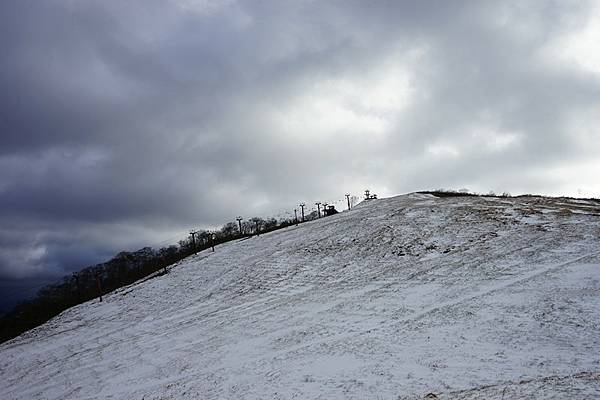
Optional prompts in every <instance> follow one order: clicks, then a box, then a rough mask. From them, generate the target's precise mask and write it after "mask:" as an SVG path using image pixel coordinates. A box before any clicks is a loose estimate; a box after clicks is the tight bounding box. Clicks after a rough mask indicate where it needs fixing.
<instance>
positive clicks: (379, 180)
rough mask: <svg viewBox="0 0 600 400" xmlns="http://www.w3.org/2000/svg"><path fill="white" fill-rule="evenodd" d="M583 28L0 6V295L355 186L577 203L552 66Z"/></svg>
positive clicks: (587, 111)
mask: <svg viewBox="0 0 600 400" xmlns="http://www.w3.org/2000/svg"><path fill="white" fill-rule="evenodd" d="M598 21H600V17H599V16H598V8H597V7H594V3H593V2H565V1H555V2H553V1H539V2H533V1H532V2H526V3H523V2H480V1H453V2H448V1H420V2H412V1H411V2H401V1H397V2H359V1H355V2H352V1H350V2H349V1H344V2H336V1H331V2H318V3H315V2H304V1H294V2H287V1H281V2H280V1H272V2H241V3H238V2H212V1H208V0H207V1H193V0H181V1H175V0H173V1H143V2H136V1H129V2H118V1H114V2H112V1H93V2H76V1H68V0H64V1H58V0H49V1H45V2H39V1H5V2H3V3H2V4H1V5H0V48H2V57H0V89H1V91H0V135H1V136H0V218H1V219H2V221H3V222H2V226H1V227H0V277H2V279H5V280H11V282H14V280H15V279H25V278H27V279H37V278H39V277H56V276H59V275H60V274H63V273H66V272H68V271H70V270H73V269H77V268H79V267H82V266H85V265H86V264H90V263H95V262H99V261H102V260H103V259H104V258H107V257H109V255H110V254H112V253H115V252H116V251H118V250H121V249H125V248H136V247H140V246H143V245H145V244H153V243H157V242H161V241H164V240H166V239H167V238H171V237H174V236H176V235H177V234H183V233H184V232H185V230H186V229H187V228H190V227H193V226H218V225H221V224H222V223H224V222H226V221H227V220H228V219H230V218H232V217H234V216H235V215H238V214H243V215H252V214H260V215H270V214H272V213H275V212H277V211H278V210H282V209H289V208H290V207H293V206H294V205H295V204H297V202H299V201H313V200H321V199H323V200H329V199H336V198H338V197H341V194H342V193H344V192H346V191H351V192H353V193H356V194H358V193H359V192H360V191H361V190H362V189H363V188H365V187H371V188H372V189H374V190H376V191H377V192H379V193H380V194H383V195H390V194H396V193H401V192H407V191H412V190H417V189H430V188H438V187H446V188H461V187H465V186H466V187H469V188H471V189H474V190H481V191H487V190H496V191H504V190H507V191H512V192H520V191H533V192H543V193H552V194H557V193H560V192H561V191H562V192H565V193H566V194H575V195H577V194H578V193H573V190H577V189H579V188H581V189H582V190H583V193H584V194H587V195H598V194H599V193H600V188H599V187H598V186H594V185H596V184H595V183H594V182H592V181H591V178H588V177H587V176H588V175H585V174H582V173H580V171H582V168H584V167H585V170H586V171H588V172H589V170H590V168H591V169H592V170H594V169H596V168H598V167H599V165H598V164H597V163H595V162H594V155H595V154H597V151H598V150H600V149H599V148H598V147H599V145H598V143H600V140H598V135H597V134H596V133H595V131H593V130H590V129H589V127H590V126H591V125H592V123H593V122H594V121H596V122H600V116H599V115H598V113H597V111H594V110H597V105H598V101H597V99H598V98H600V96H599V95H600V66H599V65H598V63H597V64H593V62H592V63H591V64H589V63H588V64H589V65H587V66H586V65H584V66H583V67H582V66H581V65H580V64H581V63H580V62H579V61H581V60H580V58H581V57H583V59H584V61H585V60H586V58H585V54H584V53H585V50H586V49H585V48H583V49H580V48H576V49H575V50H572V49H571V50H572V51H571V50H569V51H570V52H563V51H562V50H563V47H561V46H566V45H565V44H564V43H566V42H565V40H567V39H568V38H569V37H571V36H569V35H572V34H579V32H580V31H582V29H583V28H584V27H586V26H587V27H590V26H591V27H592V28H593V27H594V26H595V25H597V24H598V23H599V22H598ZM591 31H592V35H593V34H594V32H596V33H597V32H598V30H597V29H596V30H595V31H594V29H592V30H591ZM565 38H567V39H565ZM578 38H579V37H578V36H576V37H575V39H572V38H571V39H569V40H571V42H568V43H572V42H580V41H579V40H578ZM573 52H575V53H573ZM577 52H578V53H577ZM573 54H574V55H573ZM578 57H579V58H578ZM596 60H597V59H596ZM590 65H591V67H590ZM563 167H564V168H563ZM556 170H559V171H567V172H562V173H560V174H558V173H555V174H554V175H553V174H552V173H550V172H549V171H556ZM596 171H597V170H596ZM36 277H37V278H36ZM48 279H49V278H48Z"/></svg>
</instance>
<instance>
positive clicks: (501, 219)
mask: <svg viewBox="0 0 600 400" xmlns="http://www.w3.org/2000/svg"><path fill="white" fill-rule="evenodd" d="M599 239H600V206H599V204H597V203H593V202H586V201H576V200H564V199H544V198H515V199H510V198H475V197H464V198H435V197H433V196H430V195H422V194H411V195H406V196H398V197H394V198H390V199H380V200H375V201H371V202H367V203H363V204H361V205H360V206H358V207H356V208H354V209H353V210H351V211H349V212H344V213H341V214H338V215H336V216H332V217H328V218H324V219H320V220H317V221H313V222H309V223H306V224H301V225H300V226H298V227H290V228H287V229H285V230H280V231H277V232H273V233H270V234H266V235H261V236H260V237H255V238H251V239H247V240H242V241H238V242H232V243H228V244H225V245H222V246H218V247H217V249H216V252H215V253H212V252H210V250H209V251H205V252H202V253H198V254H197V255H196V256H193V257H190V258H188V259H186V260H184V261H183V262H181V263H179V265H175V266H173V267H172V268H171V269H170V271H169V273H168V274H166V275H164V276H158V277H156V278H154V279H150V280H148V281H146V282H143V283H140V284H137V285H132V286H130V287H128V288H123V289H121V290H118V291H116V292H114V293H112V294H110V295H108V296H106V298H105V301H104V302H103V303H98V302H88V303H86V304H82V305H80V306H77V307H75V308H73V309H70V310H67V311H66V312H64V313H62V314H61V315H60V316H58V317H57V318H55V319H53V320H52V321H50V322H49V323H47V324H45V325H44V326H42V327H40V328H38V329H35V330H33V331H31V332H29V333H27V334H24V335H22V336H20V337H19V338H16V339H15V340H12V341H10V342H7V343H4V344H2V345H0V398H1V399H105V398H115V399H142V398H143V399H240V398H243V399H290V398H297V399H312V398H315V399H316V398H320V399H398V398H401V399H402V398H423V396H425V395H426V394H428V393H430V392H433V393H435V394H436V395H437V396H438V397H439V398H465V399H478V398H481V399H484V398H485V399H489V398H498V399H500V398H506V399H509V398H528V399H529V398H539V399H542V398H544V399H545V398H552V397H554V398H582V399H583V398H599V397H600V351H599V349H600V240H599Z"/></svg>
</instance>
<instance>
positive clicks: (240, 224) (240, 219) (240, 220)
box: [236, 217, 244, 236]
mask: <svg viewBox="0 0 600 400" xmlns="http://www.w3.org/2000/svg"><path fill="white" fill-rule="evenodd" d="M243 219H244V218H242V217H237V218H236V220H237V222H238V225H239V227H240V236H242V220H243Z"/></svg>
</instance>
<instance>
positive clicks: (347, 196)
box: [344, 193, 350, 210]
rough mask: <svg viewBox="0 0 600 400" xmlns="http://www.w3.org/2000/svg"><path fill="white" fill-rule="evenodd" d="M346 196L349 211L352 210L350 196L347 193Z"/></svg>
mask: <svg viewBox="0 0 600 400" xmlns="http://www.w3.org/2000/svg"><path fill="white" fill-rule="evenodd" d="M344 196H346V201H348V210H349V209H350V194H349V193H346V194H345V195H344Z"/></svg>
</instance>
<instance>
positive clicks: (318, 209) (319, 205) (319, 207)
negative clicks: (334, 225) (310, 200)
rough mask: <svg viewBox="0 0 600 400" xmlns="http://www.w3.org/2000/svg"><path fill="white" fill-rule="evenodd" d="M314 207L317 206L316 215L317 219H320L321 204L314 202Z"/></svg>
mask: <svg viewBox="0 0 600 400" xmlns="http://www.w3.org/2000/svg"><path fill="white" fill-rule="evenodd" d="M315 206H317V215H318V216H319V218H321V203H320V202H318V201H317V202H316V203H315Z"/></svg>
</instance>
